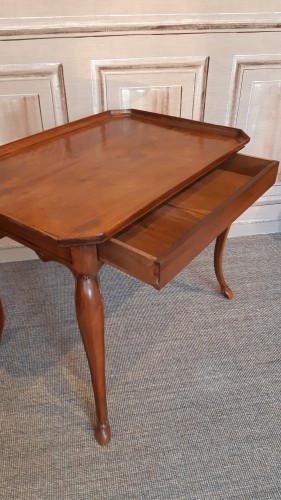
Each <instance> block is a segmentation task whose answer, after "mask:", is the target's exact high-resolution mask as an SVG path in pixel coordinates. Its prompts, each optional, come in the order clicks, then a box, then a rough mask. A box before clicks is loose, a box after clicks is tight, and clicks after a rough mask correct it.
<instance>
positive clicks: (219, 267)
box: [214, 227, 233, 299]
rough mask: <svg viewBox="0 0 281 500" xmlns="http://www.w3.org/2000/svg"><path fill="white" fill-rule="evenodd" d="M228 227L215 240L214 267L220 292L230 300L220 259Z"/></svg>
mask: <svg viewBox="0 0 281 500" xmlns="http://www.w3.org/2000/svg"><path fill="white" fill-rule="evenodd" d="M229 229H230V227H228V228H227V229H226V230H225V231H223V232H222V233H221V234H220V235H219V236H218V237H217V240H216V245H215V253H214V266H215V273H216V277H217V280H218V282H219V284H220V287H221V291H222V293H223V294H224V296H225V297H226V298H227V299H232V297H233V292H232V290H231V288H229V286H228V285H227V283H226V282H225V279H224V275H223V270H222V259H223V252H224V247H225V243H226V239H227V235H228V233H229Z"/></svg>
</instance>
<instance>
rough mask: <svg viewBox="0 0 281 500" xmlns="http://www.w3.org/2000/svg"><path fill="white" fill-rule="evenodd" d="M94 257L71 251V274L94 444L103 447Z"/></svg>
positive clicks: (106, 436)
mask: <svg viewBox="0 0 281 500" xmlns="http://www.w3.org/2000/svg"><path fill="white" fill-rule="evenodd" d="M95 255H96V254H95V248H93V247H90V248H88V249H87V248H86V249H84V250H83V248H80V249H79V248H78V249H74V250H73V257H74V262H73V271H74V275H75V280H76V292H75V303H76V314H77V321H78V325H79V329H80V333H81V337H82V340H83V344H84V347H85V351H86V355H87V358H88V362H89V367H90V371H91V378H92V384H93V389H94V397H95V403H96V413H97V428H96V440H97V442H98V443H99V444H100V445H101V446H105V445H106V444H108V443H109V441H110V426H109V422H108V418H107V404H106V383H105V349H104V311H103V299H102V296H101V293H100V287H99V279H98V263H97V261H96V258H95ZM77 268H80V269H83V268H84V272H83V273H81V272H77V271H78V269H77ZM86 269H88V273H86V272H85V271H86Z"/></svg>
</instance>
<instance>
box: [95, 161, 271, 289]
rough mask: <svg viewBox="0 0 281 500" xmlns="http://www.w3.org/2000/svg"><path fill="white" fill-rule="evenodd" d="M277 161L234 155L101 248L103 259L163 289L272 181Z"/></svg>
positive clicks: (101, 259)
mask: <svg viewBox="0 0 281 500" xmlns="http://www.w3.org/2000/svg"><path fill="white" fill-rule="evenodd" d="M277 169H278V162H276V161H270V160H264V159H260V158H255V157H251V156H245V155H240V154H235V155H233V156H232V157H231V158H229V159H228V160H227V161H225V162H224V163H221V164H220V165H219V166H218V167H217V168H215V169H214V170H212V171H211V172H209V173H208V174H206V175H205V176H204V177H201V178H200V179H198V180H197V181H195V182H194V183H193V184H191V185H189V186H188V187H187V188H185V189H184V190H182V191H181V192H180V193H179V194H177V195H176V196H174V197H173V198H171V199H169V200H167V201H166V202H165V203H163V204H162V205H160V206H159V207H157V208H156V209H154V210H152V211H151V212H149V213H148V214H147V215H145V216H144V217H142V218H141V219H139V220H138V221H137V222H135V223H133V224H131V225H130V226H128V228H126V229H125V230H123V231H122V232H120V233H118V234H116V235H115V236H114V237H112V238H111V239H110V240H108V241H106V242H105V243H102V244H100V245H99V246H98V252H99V260H100V261H101V262H104V263H106V264H110V265H112V266H114V267H116V268H117V269H120V270H121V271H124V272H126V273H128V274H130V275H132V276H134V277H135V278H138V279H140V280H141V281H144V282H146V283H149V284H151V285H153V286H154V287H155V288H157V289H160V288H162V287H163V286H165V285H166V284H167V283H168V282H169V281H170V280H171V279H172V278H173V277H174V276H175V275H176V274H177V273H178V272H180V271H181V270H182V269H183V268H184V267H185V266H186V265H187V264H188V263H189V262H190V261H191V260H192V259H193V258H194V257H195V256H196V255H198V254H199V253H200V252H201V251H202V250H203V249H204V248H205V247H206V246H207V245H208V244H209V243H210V242H211V241H212V240H213V239H214V238H216V237H217V236H218V235H219V234H220V233H221V232H223V231H224V230H225V229H226V228H227V227H228V226H229V225H230V224H231V223H232V222H234V221H235V219H237V217H238V216H239V215H241V214H242V213H243V212H244V211H245V210H246V209H247V208H249V207H250V206H251V205H252V204H253V203H254V201H256V200H257V199H258V198H259V197H260V196H261V195H262V194H263V193H264V192H265V191H266V190H267V189H269V188H270V186H272V184H274V182H275V179H276V175H277Z"/></svg>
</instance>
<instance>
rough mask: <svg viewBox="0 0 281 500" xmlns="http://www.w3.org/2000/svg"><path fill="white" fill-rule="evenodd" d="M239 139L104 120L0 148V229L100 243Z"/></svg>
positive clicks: (144, 116)
mask: <svg viewBox="0 0 281 500" xmlns="http://www.w3.org/2000/svg"><path fill="white" fill-rule="evenodd" d="M248 140H249V138H248V136H247V135H246V134H244V133H243V132H242V131H240V130H237V129H233V128H229V127H222V126H217V125H210V124H205V123H202V122H196V121H192V120H184V119H180V118H173V117H165V116H162V115H157V114H155V113H148V112H143V111H134V110H131V111H126V112H107V113H102V114H100V115H95V116H93V117H90V118H86V119H84V120H78V121H77V122H73V123H70V124H69V125H64V126H62V127H58V128H56V129H52V130H50V131H46V132H42V133H41V134H36V135H35V136H31V137H28V138H26V139H22V140H20V141H16V142H14V143H11V144H9V145H6V146H3V147H2V148H0V180H1V189H0V199H1V206H0V224H1V223H2V222H3V223H5V222H7V221H8V223H9V228H10V231H11V232H13V227H16V228H17V229H18V227H20V226H21V227H24V228H29V230H31V231H32V230H33V231H34V232H37V233H38V232H39V233H40V234H42V235H46V236H48V237H49V238H50V239H53V240H55V241H56V242H58V243H60V244H62V245H73V244H81V243H87V242H93V243H98V242H101V241H104V240H105V239H107V238H108V237H110V236H111V235H112V234H114V233H116V232H117V231H119V230H120V229H123V228H124V227H126V226H127V225H128V224H129V223H131V222H133V221H134V220H136V219H138V218H139V217H140V216H142V215H144V214H145V213H146V212H148V211H149V210H151V209H152V208H154V207H155V206H157V205H159V204H160V203H162V202H163V201H164V200H165V199H167V198H169V197H170V196H172V195H173V194H175V193H176V192H177V191H179V190H180V189H181V188H183V187H184V186H186V185H187V184H189V183H190V182H192V181H193V180H194V179H196V178H197V177H199V176H200V175H202V174H204V173H205V172H206V171H207V170H209V169H211V168H213V167H215V166H216V165H217V164H218V163H219V162H220V161H222V160H224V159H225V158H227V157H228V156H230V155H231V154H232V153H233V152H235V151H237V150H238V149H241V147H243V146H244V145H245V144H246V142H248Z"/></svg>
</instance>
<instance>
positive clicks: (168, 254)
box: [0, 110, 278, 445]
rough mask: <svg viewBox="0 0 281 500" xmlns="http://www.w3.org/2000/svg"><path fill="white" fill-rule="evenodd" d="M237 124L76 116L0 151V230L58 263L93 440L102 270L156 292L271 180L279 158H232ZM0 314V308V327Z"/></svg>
mask: <svg viewBox="0 0 281 500" xmlns="http://www.w3.org/2000/svg"><path fill="white" fill-rule="evenodd" d="M248 141H249V138H248V136H247V135H246V134H245V133H244V132H242V131H241V130H238V129H233V128H230V127H221V126H216V125H210V124H205V123H202V122H194V121H192V120H184V119H180V118H173V117H166V116H162V115H157V114H155V113H147V112H142V111H135V110H125V111H115V112H114V111H112V112H110V111H109V112H106V113H101V114H99V115H95V116H91V117H88V118H85V119H82V120H78V121H76V122H73V123H69V124H68V125H64V126H62V127H57V128H56V129H52V130H48V131H46V132H42V133H40V134H36V135H34V136H30V137H27V138H25V139H21V140H19V141H15V142H13V143H11V144H7V145H5V146H2V147H1V148H0V179H1V185H0V233H1V237H3V236H9V237H10V238H12V239H14V240H15V241H18V242H20V243H22V244H24V245H26V246H27V247H29V248H31V249H33V250H35V252H36V253H37V254H38V255H39V257H40V258H41V259H42V260H43V261H48V260H54V261H57V262H60V263H61V264H63V265H65V266H67V267H68V268H69V269H70V270H71V271H72V273H73V275H74V277H75V281H76V291H75V299H76V313H77V320H78V324H79V328H80V332H81V336H82V340H83V343H84V347H85V350H86V354H87V358H88V361H89V366H90V371H91V376H92V383H93V389H94V397H95V403H96V412H97V427H96V439H97V441H98V443H100V444H101V445H105V444H107V443H108V442H109V441H110V427H109V423H108V418H107V405H106V384H105V354H104V316H103V300H102V297H101V293H100V289H99V281H98V273H99V270H100V268H101V266H102V265H103V264H104V263H106V264H109V265H112V266H114V267H116V268H118V269H120V270H122V271H124V272H126V273H128V274H130V275H132V276H135V277H136V278H138V279H140V280H142V281H144V282H146V283H149V284H151V285H153V286H154V287H155V288H157V289H160V288H161V287H163V286H164V285H165V284H166V283H168V282H169V281H170V280H171V279H172V278H173V277H174V276H175V275H176V274H177V273H178V272H179V271H180V270H181V269H183V268H184V266H186V265H187V264H188V263H189V262H190V260H191V259H193V258H194V257H195V256H196V255H197V254H198V253H199V252H201V251H202V250H203V249H204V248H205V247H206V246H207V245H208V244H209V243H210V242H211V241H212V240H213V239H214V238H217V241H216V246H215V256H214V263H215V273H216V276H217V279H218V281H219V283H220V286H221V289H222V291H223V293H224V294H225V296H226V297H227V298H231V297H232V292H231V290H230V288H229V287H228V286H227V284H226V282H225V280H224V277H223V273H222V254H223V249H224V245H225V241H226V237H227V233H228V229H229V226H230V224H231V223H232V222H233V221H234V220H235V219H236V218H237V217H238V216H239V215H240V214H241V213H242V212H243V211H244V210H246V209H247V208H248V207H249V206H250V205H251V204H252V203H253V202H254V201H255V200H256V199H257V198H258V197H259V196H261V195H262V194H263V193H264V192H265V191H266V190H267V189H268V188H269V187H270V186H271V185H272V184H273V183H274V181H275V178H276V174H277V168H278V163H277V162H276V161H270V160H264V159H259V158H253V157H248V156H243V155H240V154H237V151H238V150H240V149H241V148H243V146H244V145H245V144H246V143H247V142H248ZM3 325H4V314H3V309H2V306H1V303H0V327H1V330H2V329H3Z"/></svg>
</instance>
